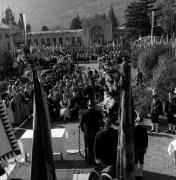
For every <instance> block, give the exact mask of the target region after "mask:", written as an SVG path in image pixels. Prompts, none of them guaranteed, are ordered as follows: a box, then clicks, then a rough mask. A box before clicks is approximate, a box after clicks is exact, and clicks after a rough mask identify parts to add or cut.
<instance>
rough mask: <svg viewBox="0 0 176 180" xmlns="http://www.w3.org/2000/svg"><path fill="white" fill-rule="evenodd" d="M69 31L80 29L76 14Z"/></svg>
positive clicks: (79, 21)
mask: <svg viewBox="0 0 176 180" xmlns="http://www.w3.org/2000/svg"><path fill="white" fill-rule="evenodd" d="M70 29H81V19H80V17H79V15H78V14H77V15H76V17H74V18H73V19H72V21H71V24H70Z"/></svg>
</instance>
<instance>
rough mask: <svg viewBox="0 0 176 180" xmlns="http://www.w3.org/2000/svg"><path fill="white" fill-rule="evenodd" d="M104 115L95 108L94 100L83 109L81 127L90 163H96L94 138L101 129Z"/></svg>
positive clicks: (87, 158) (86, 154)
mask: <svg viewBox="0 0 176 180" xmlns="http://www.w3.org/2000/svg"><path fill="white" fill-rule="evenodd" d="M102 120H103V115H102V113H101V111H99V110H97V109H96V108H95V103H94V101H93V100H89V101H88V109H87V110H83V111H82V114H81V119H80V128H81V131H83V133H84V144H85V159H86V161H87V163H88V164H90V165H93V164H95V158H94V140H95V135H96V133H97V132H98V131H99V130H100V126H101V122H102Z"/></svg>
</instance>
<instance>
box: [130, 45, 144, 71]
mask: <svg viewBox="0 0 176 180" xmlns="http://www.w3.org/2000/svg"><path fill="white" fill-rule="evenodd" d="M141 53H142V50H141V49H134V50H133V51H132V53H131V57H130V61H131V63H132V67H133V68H134V69H136V68H137V67H138V57H139V55H140V54H141Z"/></svg>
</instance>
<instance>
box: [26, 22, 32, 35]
mask: <svg viewBox="0 0 176 180" xmlns="http://www.w3.org/2000/svg"><path fill="white" fill-rule="evenodd" d="M26 32H27V33H29V32H31V25H30V24H27V25H26Z"/></svg>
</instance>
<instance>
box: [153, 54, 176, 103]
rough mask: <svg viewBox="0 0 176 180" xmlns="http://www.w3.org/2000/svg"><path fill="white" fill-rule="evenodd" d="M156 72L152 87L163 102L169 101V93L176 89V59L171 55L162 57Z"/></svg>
mask: <svg viewBox="0 0 176 180" xmlns="http://www.w3.org/2000/svg"><path fill="white" fill-rule="evenodd" d="M159 61H160V63H159V65H158V67H157V69H156V71H155V72H154V75H153V79H152V85H153V87H154V89H155V91H156V93H157V94H158V95H159V96H160V98H161V99H162V100H167V97H168V92H169V91H171V90H173V89H174V88H175V87H176V71H175V68H176V59H175V57H174V56H172V55H170V54H165V55H163V56H161V57H160V59H159Z"/></svg>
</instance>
